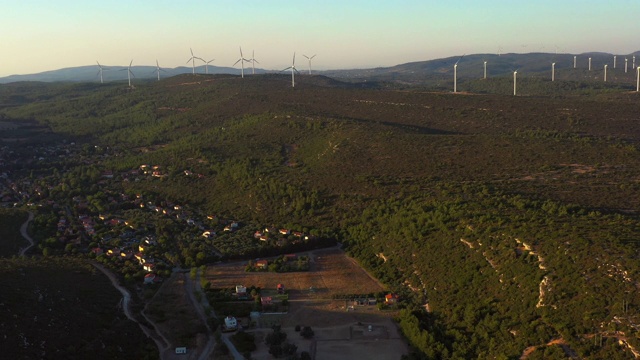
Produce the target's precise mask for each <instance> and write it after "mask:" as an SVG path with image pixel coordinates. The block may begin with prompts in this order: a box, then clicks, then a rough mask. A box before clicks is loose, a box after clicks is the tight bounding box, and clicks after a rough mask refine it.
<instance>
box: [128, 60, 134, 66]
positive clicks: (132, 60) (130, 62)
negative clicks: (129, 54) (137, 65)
mask: <svg viewBox="0 0 640 360" xmlns="http://www.w3.org/2000/svg"><path fill="white" fill-rule="evenodd" d="M131 64H133V59H131V62H130V63H129V67H131Z"/></svg>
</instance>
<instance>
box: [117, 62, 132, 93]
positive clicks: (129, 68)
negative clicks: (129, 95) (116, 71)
mask: <svg viewBox="0 0 640 360" xmlns="http://www.w3.org/2000/svg"><path fill="white" fill-rule="evenodd" d="M132 64H133V59H131V62H130V63H129V67H127V68H126V69H121V70H120V71H126V72H127V78H128V79H129V87H131V76H133V77H135V75H133V71H131V65H132Z"/></svg>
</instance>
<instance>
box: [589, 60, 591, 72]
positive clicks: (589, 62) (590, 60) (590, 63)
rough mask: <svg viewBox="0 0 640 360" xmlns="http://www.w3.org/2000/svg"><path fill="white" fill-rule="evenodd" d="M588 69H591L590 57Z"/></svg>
mask: <svg viewBox="0 0 640 360" xmlns="http://www.w3.org/2000/svg"><path fill="white" fill-rule="evenodd" d="M589 71H591V58H589Z"/></svg>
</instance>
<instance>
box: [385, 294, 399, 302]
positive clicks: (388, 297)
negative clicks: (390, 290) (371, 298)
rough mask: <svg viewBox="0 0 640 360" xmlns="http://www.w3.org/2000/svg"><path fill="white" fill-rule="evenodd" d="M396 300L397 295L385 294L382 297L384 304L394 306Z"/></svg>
mask: <svg viewBox="0 0 640 360" xmlns="http://www.w3.org/2000/svg"><path fill="white" fill-rule="evenodd" d="M398 298H399V297H398V295H397V294H387V295H385V296H384V302H385V303H387V304H395V303H397V302H398Z"/></svg>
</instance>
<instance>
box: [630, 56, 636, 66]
mask: <svg viewBox="0 0 640 360" xmlns="http://www.w3.org/2000/svg"><path fill="white" fill-rule="evenodd" d="M631 67H632V68H634V69H635V67H636V56H635V55H633V65H632V66H631Z"/></svg>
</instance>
